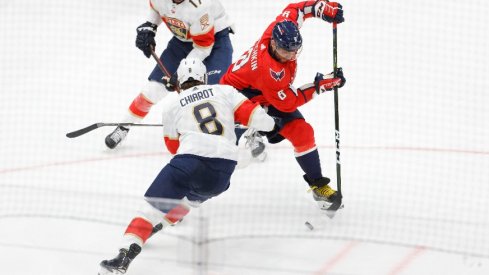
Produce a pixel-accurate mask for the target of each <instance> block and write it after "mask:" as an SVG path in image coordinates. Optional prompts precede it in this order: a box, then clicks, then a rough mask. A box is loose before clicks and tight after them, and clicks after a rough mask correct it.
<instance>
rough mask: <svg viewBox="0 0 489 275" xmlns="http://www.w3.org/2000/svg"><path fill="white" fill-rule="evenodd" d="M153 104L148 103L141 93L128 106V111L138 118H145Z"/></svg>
mask: <svg viewBox="0 0 489 275" xmlns="http://www.w3.org/2000/svg"><path fill="white" fill-rule="evenodd" d="M152 106H153V103H152V102H151V101H149V100H148V99H147V98H146V97H145V96H144V95H143V94H142V93H140V94H139V95H138V96H137V97H136V98H135V99H134V100H133V101H132V103H131V106H129V111H130V112H131V113H133V114H134V115H136V116H138V117H141V118H143V117H145V116H146V115H147V114H148V112H149V110H150V109H151V107H152Z"/></svg>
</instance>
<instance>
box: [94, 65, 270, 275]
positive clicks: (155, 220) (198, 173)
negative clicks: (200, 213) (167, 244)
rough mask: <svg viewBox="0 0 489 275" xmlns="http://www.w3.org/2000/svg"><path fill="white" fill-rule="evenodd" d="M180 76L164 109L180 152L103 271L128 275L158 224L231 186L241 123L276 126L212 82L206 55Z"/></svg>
mask: <svg viewBox="0 0 489 275" xmlns="http://www.w3.org/2000/svg"><path fill="white" fill-rule="evenodd" d="M177 75H178V82H177V86H178V88H177V91H178V93H179V94H178V97H177V98H174V99H175V101H172V102H169V106H170V107H169V108H168V109H167V110H164V113H163V125H164V139H165V144H166V146H167V148H168V150H169V151H170V152H171V153H172V154H176V155H175V156H174V157H173V159H171V160H170V162H169V163H168V164H167V165H166V166H165V167H164V168H163V169H162V170H161V172H160V173H159V174H158V176H157V177H156V178H155V180H154V181H153V183H152V184H151V186H150V187H149V188H148V190H147V191H146V194H145V195H144V197H145V199H146V202H144V205H143V207H142V209H140V211H139V212H138V215H137V216H136V217H135V218H134V219H133V220H132V221H131V223H130V224H129V226H128V227H127V229H126V231H125V234H124V236H123V242H122V245H121V247H120V249H119V254H118V255H117V256H116V257H115V258H114V259H111V260H105V261H102V262H101V263H100V265H101V270H100V272H99V274H100V275H102V274H123V273H125V272H126V270H127V268H128V266H129V264H130V263H131V261H132V260H133V259H134V258H135V257H136V256H137V255H138V254H139V253H140V252H141V249H142V247H143V245H144V243H145V242H146V240H147V239H148V238H149V237H150V236H151V234H152V232H153V227H154V226H155V225H157V224H160V223H161V224H163V230H164V229H165V227H166V226H171V225H174V224H176V223H177V222H178V221H180V220H181V219H182V218H183V217H184V216H185V215H186V214H187V213H188V212H189V210H190V207H197V206H198V205H199V204H201V203H202V202H204V201H206V200H208V199H210V198H212V197H214V196H217V195H219V194H220V193H222V192H224V191H226V190H227V189H228V187H229V184H230V178H231V175H232V173H233V171H234V168H235V166H236V161H237V158H238V152H237V151H238V147H237V146H236V135H235V133H234V125H235V124H234V122H235V121H238V122H240V123H241V124H242V125H245V126H249V127H253V128H256V129H257V130H259V131H271V130H273V128H274V127H275V121H274V119H273V118H272V117H270V116H269V115H267V114H266V112H265V110H263V109H262V108H261V107H260V105H259V104H257V103H252V102H251V101H250V100H248V99H247V98H246V97H244V96H243V95H242V94H240V93H238V91H236V90H235V89H234V88H232V87H230V86H226V85H206V82H207V80H206V78H207V75H206V68H205V66H204V64H203V63H202V62H201V61H200V59H198V58H187V59H184V60H182V62H181V64H180V66H179V67H178V71H177ZM168 199H170V200H168Z"/></svg>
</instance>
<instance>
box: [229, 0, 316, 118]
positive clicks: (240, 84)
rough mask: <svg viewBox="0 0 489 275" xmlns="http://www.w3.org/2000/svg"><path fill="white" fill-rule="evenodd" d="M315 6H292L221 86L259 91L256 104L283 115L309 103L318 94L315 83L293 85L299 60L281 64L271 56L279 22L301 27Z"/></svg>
mask: <svg viewBox="0 0 489 275" xmlns="http://www.w3.org/2000/svg"><path fill="white" fill-rule="evenodd" d="M312 3H314V1H305V2H301V3H294V4H290V5H288V6H287V7H286V8H285V9H284V10H283V11H282V13H281V14H280V15H279V16H277V18H276V19H275V21H274V22H272V23H271V24H270V25H269V26H268V28H267V29H266V30H265V32H264V33H263V35H262V37H261V38H260V39H259V40H258V41H257V42H256V43H255V45H254V46H253V47H252V48H251V49H249V50H248V51H247V52H245V53H244V54H243V55H242V56H241V57H240V58H239V59H238V60H237V61H236V62H234V63H233V64H232V65H231V66H230V67H229V69H228V71H227V72H226V74H225V75H224V76H223V77H222V79H221V83H222V84H227V85H231V86H233V87H235V88H236V89H238V90H243V89H245V88H250V89H254V90H258V91H259V92H261V95H259V96H257V97H254V98H253V99H252V101H255V102H259V103H260V104H262V105H265V106H266V105H273V106H274V107H275V108H276V109H278V110H280V111H282V112H293V111H295V110H296V109H297V107H299V106H301V105H303V104H304V103H306V102H307V101H309V100H310V99H311V98H312V97H313V94H314V91H315V89H314V88H313V84H310V85H308V86H303V87H301V88H299V89H296V88H294V87H293V86H292V83H293V82H294V78H295V74H296V69H297V61H296V60H291V61H287V62H285V63H280V62H279V61H277V60H275V59H274V58H273V57H272V56H271V55H270V52H269V45H270V39H271V37H272V30H273V27H274V26H275V24H276V22H280V21H283V20H290V21H293V22H295V23H296V24H298V26H299V27H300V26H301V24H302V21H303V20H304V19H305V18H309V17H312V15H311V14H310V12H304V10H305V9H307V8H306V7H308V5H311V4H312ZM309 10H310V9H309Z"/></svg>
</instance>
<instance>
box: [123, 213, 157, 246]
mask: <svg viewBox="0 0 489 275" xmlns="http://www.w3.org/2000/svg"><path fill="white" fill-rule="evenodd" d="M152 232H153V225H152V224H151V223H150V222H149V221H147V220H145V219H143V218H141V217H136V218H134V219H133V220H132V221H131V223H130V224H129V226H128V227H127V229H126V232H125V233H124V234H132V235H135V236H136V237H139V238H140V239H141V240H142V241H143V243H145V242H146V240H147V239H148V238H149V237H150V236H151V233H152Z"/></svg>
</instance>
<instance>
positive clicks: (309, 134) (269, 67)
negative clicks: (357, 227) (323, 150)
mask: <svg viewBox="0 0 489 275" xmlns="http://www.w3.org/2000/svg"><path fill="white" fill-rule="evenodd" d="M312 17H317V18H321V19H322V20H325V21H327V22H330V23H331V22H335V23H341V22H343V21H344V18H343V10H342V6H341V5H340V4H338V3H336V2H327V1H324V0H317V1H303V2H299V3H292V4H289V5H288V6H287V7H286V8H285V9H284V10H283V11H282V13H281V14H280V15H278V16H277V17H276V19H275V21H274V22H272V23H271V24H270V25H269V26H268V28H267V29H266V30H265V32H264V33H263V35H262V37H261V38H260V39H259V40H258V41H257V42H256V43H255V44H254V45H253V47H252V48H251V49H249V50H248V51H247V52H245V53H244V54H243V55H242V56H241V57H240V58H239V59H238V60H237V61H236V62H234V63H233V64H232V65H231V66H230V67H229V69H228V71H227V72H226V74H224V76H223V77H222V79H221V83H223V84H227V85H231V86H233V87H235V88H236V89H238V90H239V91H240V92H241V93H243V94H244V95H245V96H246V97H248V98H249V99H251V100H252V101H253V102H258V103H260V104H261V105H263V106H267V108H268V114H270V115H271V116H274V117H278V118H280V122H279V125H278V126H279V127H278V128H277V129H276V130H275V131H273V132H271V133H267V138H268V141H269V142H270V143H278V142H280V141H282V140H283V139H287V140H289V141H290V142H291V143H292V145H293V147H294V152H295V158H296V160H297V162H298V163H299V166H300V167H301V168H302V170H303V171H304V173H305V174H304V179H305V181H306V182H307V183H308V184H309V186H310V187H311V189H312V190H313V197H314V199H315V200H317V201H319V202H321V204H322V205H323V207H325V208H328V207H329V205H331V204H332V203H334V202H338V201H340V199H341V198H340V197H339V196H340V195H339V194H338V193H337V192H336V191H335V190H334V189H332V188H331V187H330V186H329V185H328V184H329V182H330V179H329V178H327V177H324V176H323V174H322V171H321V165H320V159H319V153H318V150H317V147H316V142H315V138H314V130H313V127H312V126H311V125H310V124H309V123H307V121H306V120H305V119H304V117H303V116H302V114H301V113H300V111H299V110H298V109H297V108H298V107H300V106H301V105H303V104H305V103H307V102H309V101H310V100H312V99H313V98H314V97H315V96H317V95H319V94H322V93H324V92H325V91H329V90H332V89H333V88H334V87H342V86H343V85H344V83H345V78H344V76H343V72H342V70H341V68H340V69H338V71H337V72H336V77H334V76H333V75H334V74H333V73H331V74H328V75H323V74H321V73H317V74H316V76H315V78H314V81H313V82H312V83H309V84H305V85H303V86H301V87H299V88H295V87H294V86H293V85H292V84H293V82H294V78H295V75H296V69H297V61H296V58H297V55H298V54H299V53H300V51H301V48H302V37H301V34H300V32H299V28H300V27H301V25H302V23H303V21H304V20H307V19H309V18H312ZM324 205H326V206H324Z"/></svg>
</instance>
